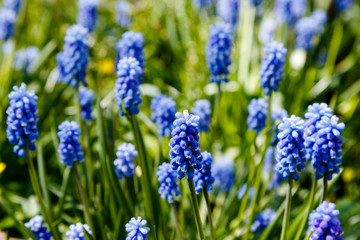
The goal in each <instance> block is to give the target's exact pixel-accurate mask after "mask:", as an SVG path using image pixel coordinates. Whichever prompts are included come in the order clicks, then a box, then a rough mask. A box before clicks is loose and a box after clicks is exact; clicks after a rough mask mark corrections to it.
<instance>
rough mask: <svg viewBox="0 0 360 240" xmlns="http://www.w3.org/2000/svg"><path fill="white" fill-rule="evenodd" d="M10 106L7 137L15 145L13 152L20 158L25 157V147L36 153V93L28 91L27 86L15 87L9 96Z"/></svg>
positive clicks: (7, 112)
mask: <svg viewBox="0 0 360 240" xmlns="http://www.w3.org/2000/svg"><path fill="white" fill-rule="evenodd" d="M8 98H9V100H10V106H9V107H8V108H7V110H6V114H7V115H8V116H7V118H6V124H7V128H6V137H7V139H8V140H9V142H10V143H12V144H14V145H15V146H14V148H13V151H14V153H15V154H17V155H18V156H19V157H24V156H25V147H26V144H28V146H29V149H30V150H32V151H35V148H36V147H35V140H37V139H38V138H39V134H38V128H37V126H36V123H37V121H38V119H39V118H38V109H37V106H36V105H37V102H36V101H37V99H38V97H37V96H36V95H35V91H33V90H26V84H25V83H21V85H20V87H18V86H14V87H13V91H11V92H10V93H9V95H8Z"/></svg>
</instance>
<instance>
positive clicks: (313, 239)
mask: <svg viewBox="0 0 360 240" xmlns="http://www.w3.org/2000/svg"><path fill="white" fill-rule="evenodd" d="M339 214H340V212H339V210H337V209H336V205H335V204H334V203H328V202H327V201H324V202H322V203H321V204H320V205H319V206H318V207H317V208H316V210H314V211H312V213H311V214H310V216H309V226H310V227H311V230H312V234H311V236H310V240H322V239H331V240H342V238H341V235H342V234H343V232H344V231H343V228H342V227H341V222H340V220H339V218H338V217H339Z"/></svg>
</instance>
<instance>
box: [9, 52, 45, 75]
mask: <svg viewBox="0 0 360 240" xmlns="http://www.w3.org/2000/svg"><path fill="white" fill-rule="evenodd" d="M39 54H40V51H39V49H38V48H37V47H34V46H31V47H28V48H26V49H21V50H18V51H16V53H15V60H14V64H13V68H14V70H24V71H25V72H28V71H29V66H30V64H31V63H33V62H34V61H36V59H37V58H38V56H39Z"/></svg>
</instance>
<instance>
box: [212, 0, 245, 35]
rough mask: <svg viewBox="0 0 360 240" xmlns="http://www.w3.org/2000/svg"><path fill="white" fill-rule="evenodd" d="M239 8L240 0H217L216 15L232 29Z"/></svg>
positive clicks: (236, 20) (237, 16)
mask: <svg viewBox="0 0 360 240" xmlns="http://www.w3.org/2000/svg"><path fill="white" fill-rule="evenodd" d="M239 7H240V0H219V1H218V2H217V6H216V15H217V16H218V17H219V18H221V19H222V20H223V21H224V22H226V23H229V24H230V25H231V27H232V28H234V27H235V26H236V24H237V23H238V18H239Z"/></svg>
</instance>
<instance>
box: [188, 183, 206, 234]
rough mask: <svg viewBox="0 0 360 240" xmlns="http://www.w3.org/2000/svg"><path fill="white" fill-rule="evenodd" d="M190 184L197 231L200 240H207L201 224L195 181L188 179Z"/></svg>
mask: <svg viewBox="0 0 360 240" xmlns="http://www.w3.org/2000/svg"><path fill="white" fill-rule="evenodd" d="M188 184H189V188H190V194H191V203H192V208H193V211H194V215H195V221H196V226H197V230H198V233H199V236H200V239H201V240H203V239H205V235H204V231H203V227H202V223H201V218H200V212H199V205H198V201H197V198H196V193H195V186H194V181H193V180H192V179H191V180H190V179H188Z"/></svg>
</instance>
